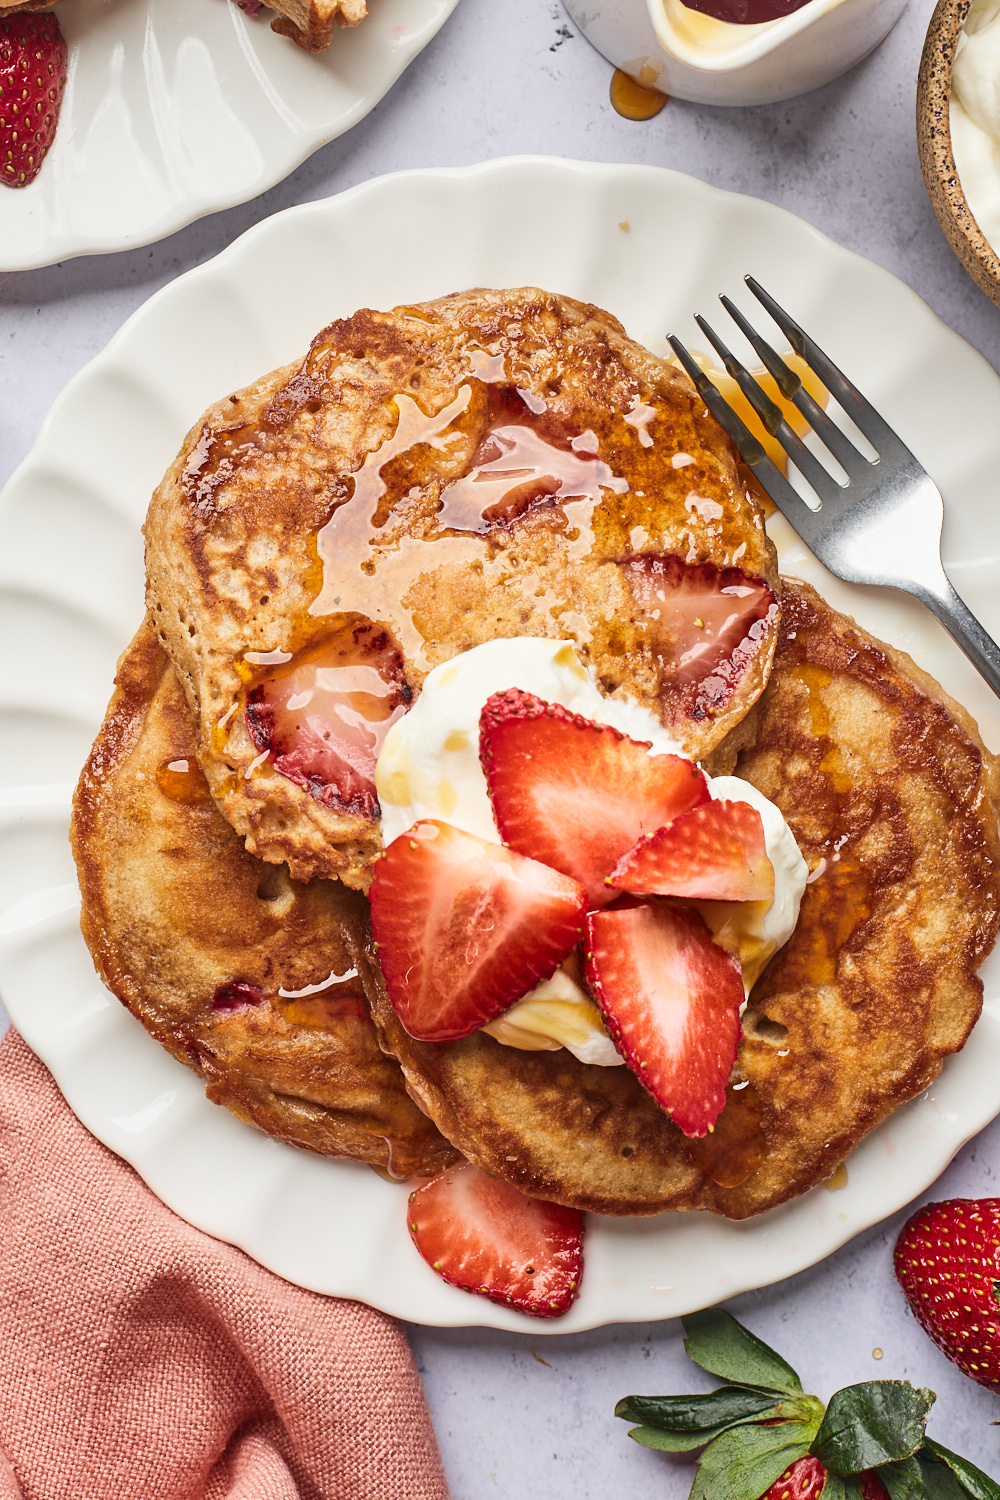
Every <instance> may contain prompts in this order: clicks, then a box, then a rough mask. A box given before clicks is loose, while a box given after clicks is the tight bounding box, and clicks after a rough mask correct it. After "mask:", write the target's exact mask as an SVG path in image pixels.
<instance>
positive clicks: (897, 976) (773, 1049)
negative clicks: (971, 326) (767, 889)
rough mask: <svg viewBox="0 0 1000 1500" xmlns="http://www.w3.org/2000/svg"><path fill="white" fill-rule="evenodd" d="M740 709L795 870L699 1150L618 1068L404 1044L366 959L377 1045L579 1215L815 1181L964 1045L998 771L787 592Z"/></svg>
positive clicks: (884, 665) (863, 649)
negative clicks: (797, 862) (784, 918)
mask: <svg viewBox="0 0 1000 1500" xmlns="http://www.w3.org/2000/svg"><path fill="white" fill-rule="evenodd" d="M754 719H755V723H754V724H753V729H754V730H755V733H756V739H755V742H754V743H753V744H752V745H747V746H745V747H744V748H743V749H742V750H741V752H740V754H739V756H738V760H737V764H736V774H737V775H740V776H742V777H744V778H745V779H746V780H747V781H749V782H751V783H752V784H753V785H754V786H756V787H759V788H760V789H761V791H763V792H764V793H765V794H766V795H767V796H768V797H770V798H771V799H772V800H773V801H774V802H775V803H777V805H778V806H779V807H780V808H781V810H782V812H783V813H784V815H785V817H786V819H787V820H788V822H789V824H790V826H791V828H792V831H793V832H794V834H795V836H796V839H797V840H798V843H799V845H800V848H801V849H802V852H803V854H804V855H805V857H806V860H807V862H808V864H809V867H810V870H811V872H812V877H813V878H812V880H811V882H810V884H809V885H808V887H807V889H806V895H805V899H804V901H803V904H802V908H801V912H800V916H799V921H798V925H797V927H796V930H795V933H794V935H793V936H792V938H791V940H790V942H789V943H788V944H787V946H786V947H785V948H784V949H783V950H782V951H781V952H780V953H778V954H777V955H776V956H775V958H774V959H773V960H772V962H771V964H770V965H769V967H768V969H767V970H766V971H765V972H764V974H763V975H762V976H761V978H760V980H759V981H758V983H757V985H756V987H755V988H754V990H753V992H752V994H751V997H750V1003H749V1007H748V1009H747V1011H746V1013H745V1015H744V1019H743V1030H744V1035H743V1039H742V1042H741V1044H740V1049H739V1055H738V1059H737V1063H736V1067H735V1070H734V1072H733V1075H732V1079H731V1082H730V1088H729V1093H728V1099H727V1104H726V1107H725V1109H724V1110H723V1112H722V1114H721V1116H720V1117H719V1120H718V1123H717V1125H716V1129H715V1132H714V1133H713V1134H712V1135H710V1136H708V1137H707V1138H706V1139H705V1140H703V1141H689V1140H686V1139H685V1137H684V1136H683V1135H681V1133H680V1131H679V1130H678V1129H677V1128H676V1127H675V1126H674V1125H673V1124H672V1122H671V1121H670V1119H669V1118H668V1117H667V1115H666V1114H664V1113H663V1112H662V1111H660V1110H659V1109H658V1108H657V1106H656V1105H655V1104H654V1103H653V1101H652V1099H651V1098H650V1097H649V1095H648V1094H646V1092H645V1091H644V1090H643V1089H642V1088H641V1087H640V1085H639V1084H638V1082H637V1081H636V1080H635V1078H634V1077H633V1076H632V1074H631V1073H630V1072H629V1071H628V1070H627V1069H625V1068H600V1067H592V1066H585V1065H583V1064H581V1063H579V1062H577V1061H576V1060H575V1059H574V1058H573V1057H572V1056H571V1055H570V1054H569V1053H567V1052H562V1051H560V1052H519V1051H516V1050H514V1049H512V1048H510V1047H505V1046H502V1045H500V1044H499V1043H498V1042H496V1041H494V1040H493V1039H492V1038H491V1037H489V1036H486V1035H485V1034H483V1033H481V1032H480V1033H476V1034H474V1035H473V1036H471V1037H468V1038H466V1039H464V1040H463V1041H459V1042H450V1043H445V1044H434V1043H427V1042H418V1041H415V1040H414V1039H413V1038H411V1037H409V1036H408V1035H407V1034H406V1032H405V1031H404V1030H403V1028H402V1027H401V1026H400V1024H399V1022H398V1021H397V1019H396V1017H395V1015H394V1013H393V1011H392V1007H391V1005H390V1004H389V1001H388V999H387V996H386V993H385V989H384V986H383V985H382V984H381V983H379V982H378V974H377V965H376V964H373V966H372V972H373V973H374V976H375V979H376V984H377V989H376V991H375V992H373V1013H374V1015H375V1020H376V1023H377V1025H378V1027H379V1029H380V1032H381V1034H382V1037H383V1040H384V1042H385V1044H386V1046H387V1047H388V1048H389V1049H390V1050H391V1051H392V1052H393V1053H394V1054H395V1055H396V1056H397V1057H398V1058H399V1060H400V1063H401V1065H402V1068H403V1072H404V1073H405V1075H406V1079H407V1084H408V1086H409V1088H410V1090H411V1092H412V1093H413V1095H414V1097H416V1098H417V1099H419V1100H420V1102H421V1103H422V1104H423V1106H424V1108H426V1109H427V1111H428V1113H429V1114H430V1115H431V1116H432V1118H433V1119H434V1120H435V1122H436V1123H437V1125H438V1126H439V1128H440V1129H441V1131H442V1132H443V1133H444V1135H446V1136H447V1137H448V1139H449V1140H451V1141H453V1142H454V1144H455V1145H456V1146H457V1147H458V1149H459V1150H460V1151H461V1152H462V1153H463V1155H465V1156H466V1157H468V1158H469V1160H471V1161H472V1162H474V1163H475V1164H476V1165H477V1166H480V1167H482V1168H483V1169H484V1170H485V1171H487V1172H490V1173H492V1174H493V1175H495V1176H498V1177H502V1178H504V1179H506V1180H507V1181H509V1182H511V1183H513V1184H514V1185H516V1186H517V1187H518V1188H521V1189H522V1190H523V1191H524V1192H526V1193H529V1194H531V1195H533V1196H536V1197H539V1198H547V1199H552V1200H554V1201H555V1202H557V1203H563V1204H567V1205H570V1206H573V1207H578V1208H583V1209H592V1210H594V1211H596V1212H598V1213H605V1214H651V1213H657V1212H660V1211H662V1210H664V1209H710V1210H711V1211H713V1212H714V1213H718V1214H723V1215H725V1216H726V1217H728V1218H731V1219H744V1218H747V1217H749V1216H750V1215H751V1214H757V1213H761V1212H764V1211H765V1210H766V1209H769V1208H773V1207H775V1206H776V1205H777V1204H780V1203H783V1202H785V1201H787V1200H788V1199H790V1198H794V1197H795V1196H797V1195H798V1194H800V1193H803V1192H805V1190H806V1189H807V1188H809V1187H811V1186H812V1185H813V1184H814V1183H818V1182H821V1181H823V1180H825V1179H827V1178H829V1177H830V1176H831V1175H832V1174H833V1173H834V1172H835V1171H836V1170H837V1168H838V1167H839V1165H840V1164H841V1163H842V1162H843V1161H844V1159H845V1158H846V1157H847V1156H848V1154H849V1153H850V1152H851V1151H852V1150H853V1149H854V1147H855V1146H856V1145H857V1144H858V1142H859V1141H860V1140H861V1139H862V1138H863V1137H864V1136H865V1135H866V1134H867V1133H868V1131H870V1130H872V1129H873V1128H874V1127H875V1126H876V1125H878V1124H879V1123H880V1122H881V1121H882V1120H884V1119H885V1118H886V1116H887V1115H889V1114H890V1113H891V1111H892V1110H894V1109H895V1108H897V1107H898V1105H900V1104H902V1103H903V1102H904V1101H905V1100H907V1099H911V1098H913V1097H914V1095H916V1094H919V1093H920V1092H921V1091H922V1090H923V1089H925V1088H927V1086H928V1085H929V1084H930V1083H931V1082H932V1081H933V1080H934V1079H935V1078H936V1077H937V1075H938V1073H939V1072H940V1070H941V1067H942V1063H943V1060H944V1058H945V1057H946V1056H948V1055H949V1054H950V1053H952V1052H956V1051H958V1050H959V1049H960V1048H961V1047H962V1046H963V1044H964V1043H965V1041H966V1039H967V1037H968V1035H969V1033H970V1031H971V1029H972V1027H973V1025H974V1023H975V1021H976V1019H977V1017H978V1015H979V1012H980V1009H981V1005H982V984H981V982H980V980H979V979H978V978H977V970H978V969H979V967H980V965H981V964H982V962H983V961H984V959H985V958H986V956H987V955H988V953H989V952H990V950H991V949H992V947H993V943H994V940H995V937H996V931H997V918H998V884H997V882H998V868H1000V864H998V862H1000V848H998V839H997V822H996V798H997V793H998V785H1000V782H998V762H997V760H996V758H995V757H994V756H992V755H991V754H990V753H989V752H988V751H987V750H986V749H985V747H984V746H983V744H982V742H981V740H980V738H979V734H978V732H977V730H976V726H975V724H974V723H973V722H972V720H971V719H970V718H969V716H968V714H966V712H965V711H964V710H963V709H962V708H961V707H960V706H959V705H958V704H956V703H954V702H953V701H952V700H951V699H950V698H948V696H947V695H946V694H945V693H944V692H943V690H942V689H941V688H940V687H939V686H938V685H937V683H935V682H934V681H933V680H932V679H931V678H930V677H928V676H927V675H926V673H924V672H922V671H921V670H920V669H919V668H917V667H916V666H915V665H914V663H913V662H912V661H911V660H910V659H909V657H907V656H905V655H904V654H903V653H901V652H898V651H895V650H892V649H891V648H890V647H888V646H885V645H882V644H881V643H880V642H878V641H876V640H874V639H873V638H872V637H871V636H869V635H867V634H866V633H865V632H864V631H862V630H860V629H859V628H858V626H857V625H855V624H854V622H853V621H852V620H850V619H848V618H847V617H845V616H843V615H839V614H836V613H835V612H834V611H833V610H831V609H830V608H829V607H828V606H827V605H826V604H824V603H823V601H822V600H821V599H820V598H819V597H818V596H817V595H816V594H815V593H814V592H813V590H811V589H810V588H808V587H807V586H805V585H803V584H801V583H794V582H790V581H788V580H785V581H784V587H783V596H782V634H781V641H780V645H779V648H778V652H777V656H776V660H775V666H774V670H773V672H772V675H771V680H770V683H769V686H768V688H767V691H766V692H765V694H764V696H763V697H762V699H761V700H760V702H759V704H758V706H757V708H756V709H755V711H754ZM740 732H741V733H743V734H748V732H749V726H748V724H747V721H744V724H743V725H742V726H741V730H740Z"/></svg>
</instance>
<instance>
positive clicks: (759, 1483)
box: [615, 1308, 1000, 1500]
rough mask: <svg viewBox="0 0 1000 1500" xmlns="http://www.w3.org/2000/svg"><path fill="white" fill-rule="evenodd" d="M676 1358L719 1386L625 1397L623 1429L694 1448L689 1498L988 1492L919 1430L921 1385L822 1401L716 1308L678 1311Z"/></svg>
mask: <svg viewBox="0 0 1000 1500" xmlns="http://www.w3.org/2000/svg"><path fill="white" fill-rule="evenodd" d="M682 1322H683V1324H684V1332H685V1333H686V1334H687V1338H686V1339H685V1340H684V1348H685V1350H686V1352H687V1355H688V1358H689V1359H691V1360H693V1361H694V1363H695V1364H697V1365H700V1366H701V1367H702V1369H703V1370H707V1371H708V1372H709V1374H711V1375H716V1376H719V1377H720V1378H721V1379H722V1380H723V1381H725V1384H724V1385H720V1386H717V1387H716V1389H715V1390H714V1391H709V1392H708V1393H707V1394H698V1395H686V1396H626V1397H625V1398H624V1399H623V1400H621V1401H619V1402H618V1405H617V1406H616V1407H615V1416H616V1417H622V1418H623V1419H624V1420H625V1421H627V1422H636V1423H638V1424H639V1425H638V1426H636V1427H633V1428H632V1429H631V1431H630V1432H629V1437H630V1438H633V1439H634V1440H635V1441H636V1442H637V1443H641V1444H642V1446H643V1447H644V1448H658V1449H660V1450H661V1451H663V1452H666V1453H694V1452H697V1451H699V1450H700V1456H699V1458H698V1467H697V1470H696V1472H695V1477H694V1482H693V1484H692V1486H691V1493H690V1500H818V1497H819V1496H821V1495H822V1497H823V1500H968V1497H969V1496H971V1497H972V1500H1000V1485H997V1484H996V1483H995V1481H994V1480H992V1479H991V1478H990V1477H989V1475H988V1474H984V1473H983V1471H982V1470H981V1469H977V1468H976V1466H975V1464H972V1463H970V1462H969V1461H968V1459H965V1458H962V1457H960V1456H959V1454H957V1453H952V1452H951V1450H950V1449H948V1448H945V1447H943V1446H942V1444H941V1443H938V1442H937V1441H936V1440H935V1439H934V1438H930V1437H928V1436H927V1433H926V1430H925V1429H926V1425H927V1417H928V1413H929V1412H930V1409H931V1407H932V1406H933V1404H934V1401H935V1400H936V1397H935V1395H934V1392H933V1391H929V1390H926V1389H918V1388H916V1387H914V1386H912V1385H911V1384H910V1382H909V1381H908V1380H866V1381H863V1382H862V1383H861V1384H860V1385H849V1386H846V1387H845V1388H844V1390H841V1391H837V1393H836V1394H835V1395H834V1396H832V1397H831V1399H830V1401H829V1402H827V1403H825V1404H824V1402H822V1401H821V1400H819V1398H818V1397H816V1396H810V1395H807V1394H806V1392H804V1391H803V1389H802V1382H801V1380H800V1379H799V1377H798V1375H797V1374H796V1373H795V1371H794V1370H793V1369H792V1367H791V1365H789V1364H786V1362H785V1361H784V1360H783V1359H782V1358H781V1356H780V1354H776V1353H775V1351H774V1350H773V1349H769V1348H768V1346H767V1345H766V1344H765V1343H763V1342H762V1341H761V1340H760V1339H758V1338H757V1337H756V1336H755V1335H754V1334H752V1333H751V1332H750V1330H749V1329H748V1328H744V1327H743V1325H742V1324H741V1323H738V1322H737V1321H736V1319H735V1318H734V1317H732V1316H731V1315H730V1314H729V1313H727V1312H723V1311H722V1310H721V1309H720V1308H712V1309H709V1310H708V1311H707V1312H701V1313H694V1314H693V1315H691V1316H690V1317H687V1318H683V1319H682Z"/></svg>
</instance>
